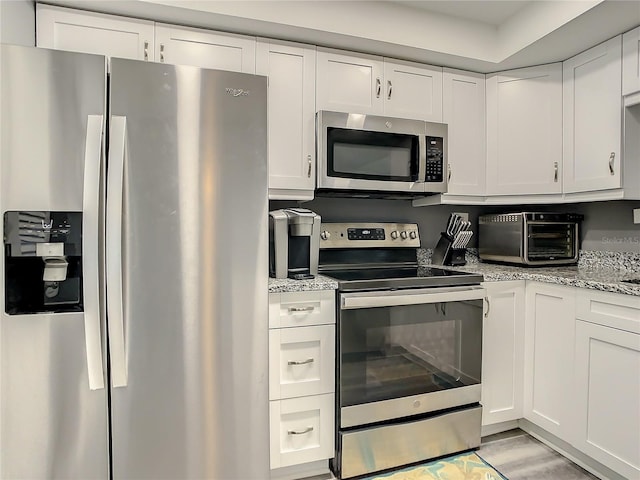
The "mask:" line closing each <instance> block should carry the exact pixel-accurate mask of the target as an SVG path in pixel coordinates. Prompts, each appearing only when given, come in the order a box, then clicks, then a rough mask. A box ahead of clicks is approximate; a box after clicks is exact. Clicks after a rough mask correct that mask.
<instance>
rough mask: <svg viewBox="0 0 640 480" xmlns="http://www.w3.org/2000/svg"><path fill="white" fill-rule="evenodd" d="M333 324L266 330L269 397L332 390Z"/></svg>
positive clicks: (270, 398)
mask: <svg viewBox="0 0 640 480" xmlns="http://www.w3.org/2000/svg"><path fill="white" fill-rule="evenodd" d="M334 371H335V326H334V325H317V326H313V327H300V328H281V329H274V330H270V331H269V400H277V399H280V398H291V397H303V396H307V395H318V394H321V393H330V392H333V390H334V388H335V387H334V378H335V377H334Z"/></svg>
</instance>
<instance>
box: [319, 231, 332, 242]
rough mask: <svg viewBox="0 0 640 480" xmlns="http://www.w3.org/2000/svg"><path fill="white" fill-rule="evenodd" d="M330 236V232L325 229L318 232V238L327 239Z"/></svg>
mask: <svg viewBox="0 0 640 480" xmlns="http://www.w3.org/2000/svg"><path fill="white" fill-rule="evenodd" d="M330 237H331V234H330V233H329V232H327V231H326V230H325V231H323V232H321V233H320V238H321V239H323V240H329V238H330Z"/></svg>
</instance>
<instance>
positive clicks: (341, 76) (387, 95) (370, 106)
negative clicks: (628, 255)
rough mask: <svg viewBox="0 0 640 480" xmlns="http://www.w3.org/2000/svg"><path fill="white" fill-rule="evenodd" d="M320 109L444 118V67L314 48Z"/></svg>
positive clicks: (318, 107) (431, 118)
mask: <svg viewBox="0 0 640 480" xmlns="http://www.w3.org/2000/svg"><path fill="white" fill-rule="evenodd" d="M317 58H318V61H317V65H318V69H317V92H316V103H317V109H318V110H330V111H337V112H347V113H362V114H371V115H386V116H390V117H402V118H413V119H418V120H426V121H431V122H441V121H442V68H440V67H432V66H429V65H422V64H419V63H413V62H403V61H401V60H393V59H388V58H383V57H378V56H374V55H365V54H357V55H356V54H352V53H351V52H344V51H341V50H332V49H327V48H318V57H317Z"/></svg>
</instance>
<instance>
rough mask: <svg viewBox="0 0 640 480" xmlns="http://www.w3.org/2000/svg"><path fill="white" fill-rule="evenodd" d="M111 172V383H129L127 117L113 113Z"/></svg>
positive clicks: (108, 185) (108, 266) (108, 200)
mask: <svg viewBox="0 0 640 480" xmlns="http://www.w3.org/2000/svg"><path fill="white" fill-rule="evenodd" d="M109 144H110V145H109V147H110V148H109V168H108V172H107V234H106V237H107V312H108V318H109V321H108V325H109V354H110V359H111V384H112V386H113V387H114V388H115V387H126V386H127V360H126V355H125V344H124V309H123V304H122V297H123V295H122V199H123V179H124V166H125V161H126V155H127V118H126V117H120V116H116V115H113V116H112V117H111V135H110V140H109Z"/></svg>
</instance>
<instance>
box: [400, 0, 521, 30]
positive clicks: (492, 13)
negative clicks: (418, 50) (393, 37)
mask: <svg viewBox="0 0 640 480" xmlns="http://www.w3.org/2000/svg"><path fill="white" fill-rule="evenodd" d="M391 1H395V3H400V4H402V5H406V6H407V7H411V8H418V9H420V10H424V11H427V12H435V13H441V14H443V15H449V16H452V17H456V18H464V19H466V20H471V21H474V22H481V23H486V24H488V25H493V26H498V25H501V24H503V23H504V22H505V21H507V20H508V19H509V18H510V17H512V16H513V15H514V14H515V13H516V12H518V11H520V10H521V9H523V8H524V7H526V6H527V4H529V3H532V2H531V0H526V1H525V0H460V1H458V0H437V1H433V0H420V1H411V0H409V1H405V0H391Z"/></svg>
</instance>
